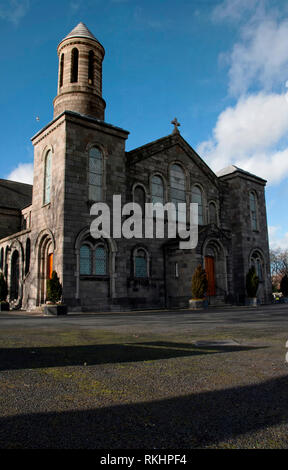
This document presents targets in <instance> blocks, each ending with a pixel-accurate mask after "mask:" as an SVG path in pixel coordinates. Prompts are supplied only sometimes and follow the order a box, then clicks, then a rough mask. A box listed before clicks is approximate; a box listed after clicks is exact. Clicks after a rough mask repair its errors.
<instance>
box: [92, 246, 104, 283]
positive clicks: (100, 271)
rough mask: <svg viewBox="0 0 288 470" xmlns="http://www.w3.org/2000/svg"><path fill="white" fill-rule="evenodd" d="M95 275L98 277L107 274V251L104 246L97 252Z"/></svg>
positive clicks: (97, 249)
mask: <svg viewBox="0 0 288 470" xmlns="http://www.w3.org/2000/svg"><path fill="white" fill-rule="evenodd" d="M95 274H97V275H98V276H104V275H105V274H106V250H105V248H104V247H102V246H99V247H97V248H96V250H95Z"/></svg>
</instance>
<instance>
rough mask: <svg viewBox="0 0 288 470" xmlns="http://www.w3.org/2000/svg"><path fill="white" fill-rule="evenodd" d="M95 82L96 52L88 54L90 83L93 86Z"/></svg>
mask: <svg viewBox="0 0 288 470" xmlns="http://www.w3.org/2000/svg"><path fill="white" fill-rule="evenodd" d="M93 82H94V52H93V51H89V54H88V83H89V85H93Z"/></svg>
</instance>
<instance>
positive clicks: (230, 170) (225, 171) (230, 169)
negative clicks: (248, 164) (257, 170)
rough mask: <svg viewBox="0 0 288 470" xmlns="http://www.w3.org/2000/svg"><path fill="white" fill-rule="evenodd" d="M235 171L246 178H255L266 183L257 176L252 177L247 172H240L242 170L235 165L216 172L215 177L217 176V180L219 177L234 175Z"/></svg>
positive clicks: (251, 174)
mask: <svg viewBox="0 0 288 470" xmlns="http://www.w3.org/2000/svg"><path fill="white" fill-rule="evenodd" d="M236 171H237V172H239V173H242V174H244V175H246V176H253V178H257V179H259V180H262V181H266V180H264V179H263V178H260V177H259V176H257V175H254V174H253V173H249V172H248V171H245V170H242V168H239V167H238V166H236V165H230V166H226V167H225V168H223V169H222V170H220V171H217V172H216V175H217V176H218V178H221V176H226V175H231V174H232V173H235V172H236Z"/></svg>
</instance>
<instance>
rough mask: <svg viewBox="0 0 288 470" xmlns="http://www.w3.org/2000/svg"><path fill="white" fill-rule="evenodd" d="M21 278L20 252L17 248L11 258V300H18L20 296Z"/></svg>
mask: <svg viewBox="0 0 288 470" xmlns="http://www.w3.org/2000/svg"><path fill="white" fill-rule="evenodd" d="M19 278H20V267H19V252H18V250H15V251H13V254H12V258H11V278H10V300H17V299H18V297H19Z"/></svg>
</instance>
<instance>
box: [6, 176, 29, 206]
mask: <svg viewBox="0 0 288 470" xmlns="http://www.w3.org/2000/svg"><path fill="white" fill-rule="evenodd" d="M32 189H33V186H32V185H31V184H25V183H18V182H17V181H10V180H3V179H0V207H2V208H6V209H17V210H21V209H24V207H27V206H29V205H30V204H32Z"/></svg>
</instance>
